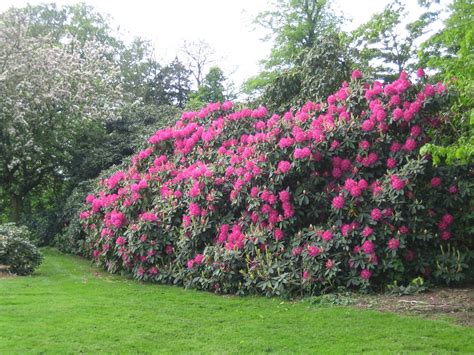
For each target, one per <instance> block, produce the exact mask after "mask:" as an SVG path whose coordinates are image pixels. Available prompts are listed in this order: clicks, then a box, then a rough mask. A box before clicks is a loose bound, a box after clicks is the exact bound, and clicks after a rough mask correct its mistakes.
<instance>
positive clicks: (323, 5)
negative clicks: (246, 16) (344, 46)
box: [244, 0, 340, 93]
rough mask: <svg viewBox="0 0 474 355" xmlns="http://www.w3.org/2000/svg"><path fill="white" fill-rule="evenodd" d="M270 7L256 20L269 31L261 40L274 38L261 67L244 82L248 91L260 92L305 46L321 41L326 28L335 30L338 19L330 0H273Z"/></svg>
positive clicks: (311, 45) (285, 68)
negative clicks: (267, 56) (262, 68)
mask: <svg viewBox="0 0 474 355" xmlns="http://www.w3.org/2000/svg"><path fill="white" fill-rule="evenodd" d="M272 8H273V9H272V10H269V11H264V12H262V13H260V14H259V15H258V16H257V18H256V19H255V23H256V24H258V25H260V26H262V27H263V28H265V29H267V30H268V31H269V34H268V35H267V36H266V37H265V38H264V40H271V39H272V40H273V41H274V43H275V45H274V47H273V48H272V51H271V54H270V56H269V58H268V59H266V60H264V61H263V62H262V64H263V65H264V71H263V72H262V73H260V74H259V75H257V76H256V77H253V78H250V79H249V80H247V82H246V83H245V84H244V88H245V91H246V92H247V93H252V92H259V91H261V90H262V88H263V87H264V86H265V85H266V84H268V83H269V82H270V81H272V80H273V79H275V78H276V77H277V76H278V74H281V73H282V72H283V71H284V70H287V69H290V68H291V67H292V66H293V64H294V63H295V60H297V58H300V57H301V52H302V51H303V50H304V49H308V48H312V47H314V46H315V45H317V44H318V43H319V42H320V37H321V35H323V34H324V33H326V32H334V31H335V30H336V29H337V22H338V21H339V20H340V19H339V18H338V17H337V16H336V15H335V14H334V12H333V11H332V10H331V8H330V1H329V0H274V1H272Z"/></svg>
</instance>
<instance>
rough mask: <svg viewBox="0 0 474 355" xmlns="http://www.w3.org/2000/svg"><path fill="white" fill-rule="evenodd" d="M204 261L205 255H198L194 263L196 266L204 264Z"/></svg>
mask: <svg viewBox="0 0 474 355" xmlns="http://www.w3.org/2000/svg"><path fill="white" fill-rule="evenodd" d="M203 261H204V255H202V254H197V255H196V256H195V257H194V262H195V263H196V264H202V262H203Z"/></svg>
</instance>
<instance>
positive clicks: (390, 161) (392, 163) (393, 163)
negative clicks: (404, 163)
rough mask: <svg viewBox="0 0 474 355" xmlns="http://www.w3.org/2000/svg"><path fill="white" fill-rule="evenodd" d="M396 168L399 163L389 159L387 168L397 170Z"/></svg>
mask: <svg viewBox="0 0 474 355" xmlns="http://www.w3.org/2000/svg"><path fill="white" fill-rule="evenodd" d="M396 167H397V161H396V160H395V159H393V158H388V159H387V168H389V169H395V168H396Z"/></svg>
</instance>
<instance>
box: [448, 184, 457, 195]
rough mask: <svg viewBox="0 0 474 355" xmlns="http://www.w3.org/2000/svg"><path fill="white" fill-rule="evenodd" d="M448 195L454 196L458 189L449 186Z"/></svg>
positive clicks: (454, 186)
mask: <svg viewBox="0 0 474 355" xmlns="http://www.w3.org/2000/svg"><path fill="white" fill-rule="evenodd" d="M448 191H449V193H451V194H455V193H457V192H458V188H457V187H456V185H451V186H450V187H449V189H448Z"/></svg>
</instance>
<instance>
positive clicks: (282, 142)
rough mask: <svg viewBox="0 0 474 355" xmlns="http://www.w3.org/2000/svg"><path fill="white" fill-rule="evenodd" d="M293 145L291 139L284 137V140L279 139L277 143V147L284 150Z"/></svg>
mask: <svg viewBox="0 0 474 355" xmlns="http://www.w3.org/2000/svg"><path fill="white" fill-rule="evenodd" d="M293 143H294V140H293V138H290V137H286V138H282V139H280V142H279V143H278V146H279V147H280V148H281V149H285V148H288V147H291V146H292V145H293Z"/></svg>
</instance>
